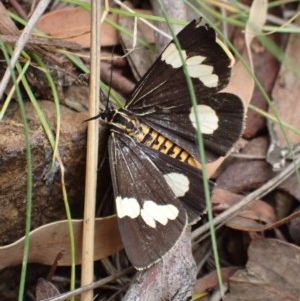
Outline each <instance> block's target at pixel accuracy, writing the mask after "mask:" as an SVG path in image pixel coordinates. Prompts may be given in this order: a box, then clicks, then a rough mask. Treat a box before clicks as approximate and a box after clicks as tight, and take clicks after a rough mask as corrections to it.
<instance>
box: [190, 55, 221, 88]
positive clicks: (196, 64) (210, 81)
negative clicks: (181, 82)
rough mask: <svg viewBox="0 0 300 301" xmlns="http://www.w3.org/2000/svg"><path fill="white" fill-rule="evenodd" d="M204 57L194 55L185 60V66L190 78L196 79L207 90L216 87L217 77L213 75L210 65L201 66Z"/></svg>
mask: <svg viewBox="0 0 300 301" xmlns="http://www.w3.org/2000/svg"><path fill="white" fill-rule="evenodd" d="M204 60H205V57H204V56H201V55H195V56H192V57H189V58H188V59H187V60H186V66H187V70H188V73H189V75H190V77H192V78H198V79H199V80H200V81H201V82H202V83H203V85H205V86H206V87H209V88H214V87H217V86H218V82H219V77H218V76H217V75H216V74H214V73H213V72H214V68H213V67H212V66H210V65H205V64H202V62H203V61H204Z"/></svg>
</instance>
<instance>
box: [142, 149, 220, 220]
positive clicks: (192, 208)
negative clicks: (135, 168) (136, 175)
mask: <svg viewBox="0 0 300 301" xmlns="http://www.w3.org/2000/svg"><path fill="white" fill-rule="evenodd" d="M139 147H141V146H139ZM142 150H143V152H144V153H145V154H147V156H149V158H150V159H151V161H152V162H153V163H154V164H155V165H156V166H157V168H158V169H159V170H160V172H161V174H162V175H163V177H164V179H165V180H166V181H167V183H168V185H169V186H170V187H171V189H173V192H174V194H175V195H176V196H177V197H178V198H179V200H180V201H181V202H182V204H183V206H184V208H185V210H186V212H187V215H188V223H189V224H190V225H192V224H194V223H196V222H197V221H199V220H200V219H201V218H202V216H203V214H204V212H205V211H206V205H205V203H206V202H205V196H204V186H203V177H202V172H201V170H199V169H197V168H195V167H193V166H191V165H189V164H187V163H184V162H181V161H179V160H174V159H173V158H171V157H170V156H168V155H165V154H163V153H161V152H157V151H155V150H153V149H152V148H149V147H147V146H142ZM186 184H188V185H186ZM208 184H209V190H210V193H211V191H212V189H213V187H214V185H215V184H214V182H212V181H209V182H208ZM172 187H173V188H172Z"/></svg>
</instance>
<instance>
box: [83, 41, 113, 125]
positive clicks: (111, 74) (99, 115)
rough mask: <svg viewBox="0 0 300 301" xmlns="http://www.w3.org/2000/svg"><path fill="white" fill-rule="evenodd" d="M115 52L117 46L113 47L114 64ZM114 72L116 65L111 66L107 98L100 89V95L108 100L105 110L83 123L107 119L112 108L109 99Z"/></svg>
mask: <svg viewBox="0 0 300 301" xmlns="http://www.w3.org/2000/svg"><path fill="white" fill-rule="evenodd" d="M114 51H115V46H113V48H112V62H113V60H114ZM113 71H114V65H113V64H111V73H110V79H109V81H110V83H109V89H108V92H107V96H106V95H105V93H104V92H103V91H102V90H101V89H100V93H101V95H102V96H103V97H104V98H106V104H105V109H104V111H101V112H100V113H99V114H97V115H96V116H93V117H91V118H88V119H85V120H84V121H83V122H87V121H91V120H95V119H97V118H101V119H105V118H106V117H107V114H108V112H109V111H110V110H111V108H109V98H110V92H111V83H112V79H113Z"/></svg>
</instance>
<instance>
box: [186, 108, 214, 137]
mask: <svg viewBox="0 0 300 301" xmlns="http://www.w3.org/2000/svg"><path fill="white" fill-rule="evenodd" d="M195 114H197V116H198V121H199V122H200V129H201V132H202V134H209V135H211V134H213V133H214V131H215V130H216V129H218V127H219V118H218V115H217V114H216V112H215V110H214V109H212V108H211V107H210V106H206V105H197V109H196V112H195V110H194V107H192V108H191V113H190V114H189V118H190V120H191V122H192V125H193V127H194V128H195V129H197V126H196V117H195Z"/></svg>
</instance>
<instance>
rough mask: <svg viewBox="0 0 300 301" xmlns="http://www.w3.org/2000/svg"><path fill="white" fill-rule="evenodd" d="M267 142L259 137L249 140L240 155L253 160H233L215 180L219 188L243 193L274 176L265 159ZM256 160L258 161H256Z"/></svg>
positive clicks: (264, 138)
mask: <svg viewBox="0 0 300 301" xmlns="http://www.w3.org/2000/svg"><path fill="white" fill-rule="evenodd" d="M268 143H269V140H268V139H267V138H266V137H259V138H256V139H253V140H251V141H250V142H249V143H248V144H247V145H246V146H245V148H244V149H243V151H242V154H243V155H245V156H246V157H247V155H248V156H249V157H250V158H253V159H234V160H233V161H232V162H231V164H230V165H229V166H227V167H226V169H225V170H224V171H223V172H222V173H221V174H220V176H219V177H218V178H217V184H218V186H219V187H221V188H224V189H226V190H230V191H232V192H235V193H244V192H246V191H249V190H251V189H256V188H257V187H260V186H261V185H262V184H263V183H265V182H266V181H267V180H269V179H270V178H271V177H273V176H274V175H275V173H274V172H273V171H272V170H271V167H270V165H269V164H268V163H266V162H265V160H262V159H261V158H262V157H265V154H266V152H267V147H268ZM256 158H258V159H256Z"/></svg>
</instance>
